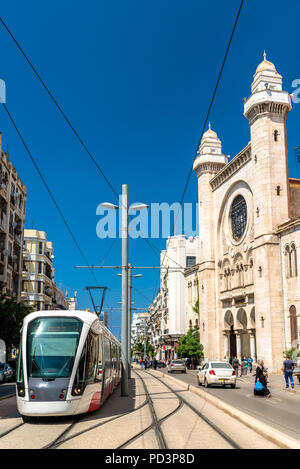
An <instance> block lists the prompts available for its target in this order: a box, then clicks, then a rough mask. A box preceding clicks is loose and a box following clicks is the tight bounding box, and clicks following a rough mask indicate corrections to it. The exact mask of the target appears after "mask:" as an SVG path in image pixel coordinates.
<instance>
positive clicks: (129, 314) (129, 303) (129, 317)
mask: <svg viewBox="0 0 300 469" xmlns="http://www.w3.org/2000/svg"><path fill="white" fill-rule="evenodd" d="M131 267H132V266H131V264H128V379H131V297H132V294H131V293H132V269H131Z"/></svg>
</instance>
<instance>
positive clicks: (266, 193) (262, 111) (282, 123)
mask: <svg viewBox="0 0 300 469" xmlns="http://www.w3.org/2000/svg"><path fill="white" fill-rule="evenodd" d="M290 110H291V96H290V94H289V93H288V92H287V91H283V90H282V76H281V75H279V73H278V72H277V70H276V68H275V66H274V64H272V63H271V62H269V61H268V60H266V53H264V60H263V61H262V62H261V63H260V64H259V66H258V67H257V69H256V72H255V74H254V80H253V83H252V85H251V95H250V97H249V98H248V99H247V100H246V102H245V104H244V115H245V117H247V119H248V120H249V124H250V131H251V153H252V159H253V160H254V163H255V166H254V170H255V179H256V185H257V189H259V190H258V192H257V191H256V192H255V193H254V204H255V206H254V209H255V217H254V218H255V231H256V235H259V234H264V233H268V232H271V231H274V230H275V229H276V228H277V226H278V225H279V224H281V223H283V222H284V221H285V220H286V218H287V217H288V213H289V204H288V200H289V194H288V162H287V145H286V118H287V114H288V112H289V111H290Z"/></svg>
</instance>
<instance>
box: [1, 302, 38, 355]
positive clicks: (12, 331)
mask: <svg viewBox="0 0 300 469" xmlns="http://www.w3.org/2000/svg"><path fill="white" fill-rule="evenodd" d="M32 311H33V309H32V308H31V307H30V306H28V305H27V304H26V303H25V302H24V301H17V299H16V298H15V297H13V296H12V295H9V294H8V293H5V294H0V339H2V340H4V342H5V344H6V347H15V346H17V345H18V344H19V340H20V329H21V327H22V323H23V319H24V318H25V316H27V314H29V313H31V312H32Z"/></svg>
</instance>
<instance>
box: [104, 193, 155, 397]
mask: <svg viewBox="0 0 300 469" xmlns="http://www.w3.org/2000/svg"><path fill="white" fill-rule="evenodd" d="M101 206H103V207H105V208H108V209H114V210H117V209H120V210H121V221H122V224H121V238H122V268H121V270H122V341H121V357H122V377H121V395H122V396H128V370H129V368H128V363H129V354H128V350H129V347H128V336H129V333H128V322H129V319H128V315H129V311H128V211H129V206H128V184H122V198H121V203H120V205H119V206H118V205H114V204H111V203H109V202H104V203H102V204H101ZM130 208H131V209H133V210H142V209H144V208H148V205H145V204H137V205H134V206H131V207H130ZM130 301H131V300H130Z"/></svg>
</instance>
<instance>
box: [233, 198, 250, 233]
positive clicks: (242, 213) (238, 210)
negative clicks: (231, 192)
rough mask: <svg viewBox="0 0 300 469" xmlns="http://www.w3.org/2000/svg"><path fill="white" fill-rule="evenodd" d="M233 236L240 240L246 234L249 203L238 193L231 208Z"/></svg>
mask: <svg viewBox="0 0 300 469" xmlns="http://www.w3.org/2000/svg"><path fill="white" fill-rule="evenodd" d="M230 218H231V229H232V235H233V238H234V239H235V240H236V241H238V240H239V239H240V238H241V237H242V236H243V234H244V232H245V229H246V225H247V204H246V201H245V199H244V197H243V196H242V195H238V196H237V197H236V198H235V199H234V201H233V203H232V206H231V210H230Z"/></svg>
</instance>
